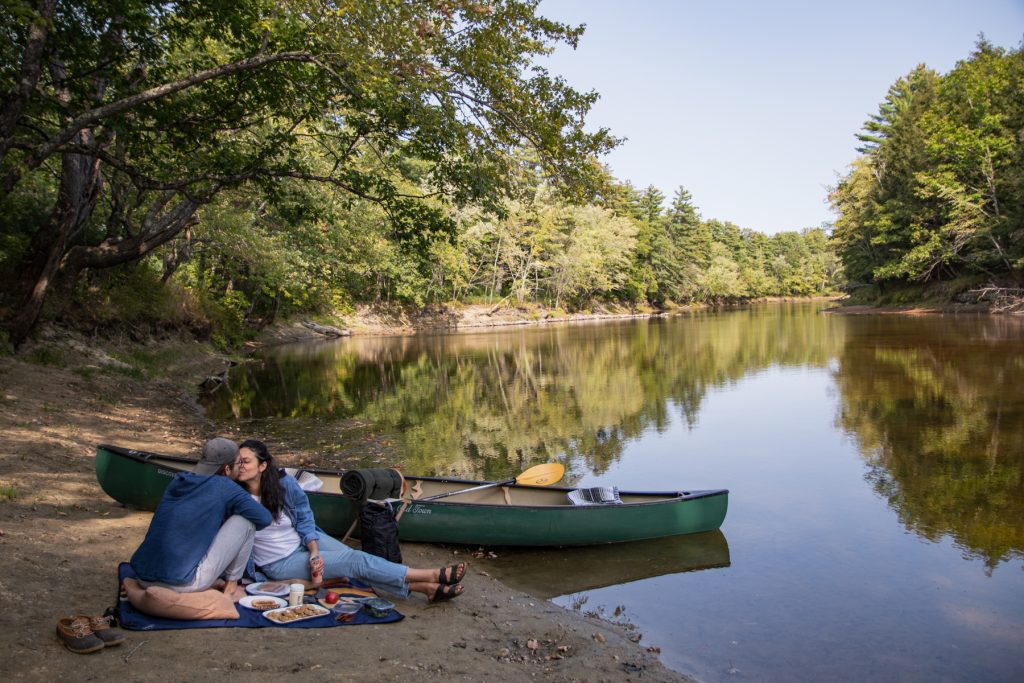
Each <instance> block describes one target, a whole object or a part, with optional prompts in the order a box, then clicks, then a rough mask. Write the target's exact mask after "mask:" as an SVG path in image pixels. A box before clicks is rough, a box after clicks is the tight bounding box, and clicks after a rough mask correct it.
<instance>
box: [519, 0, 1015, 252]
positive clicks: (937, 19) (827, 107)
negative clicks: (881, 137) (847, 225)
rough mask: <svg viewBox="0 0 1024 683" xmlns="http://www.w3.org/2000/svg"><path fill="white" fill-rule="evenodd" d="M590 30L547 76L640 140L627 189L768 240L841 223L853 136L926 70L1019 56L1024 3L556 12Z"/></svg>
mask: <svg viewBox="0 0 1024 683" xmlns="http://www.w3.org/2000/svg"><path fill="white" fill-rule="evenodd" d="M539 12H540V14H541V15H543V16H546V17H549V18H551V19H557V20H559V21H564V22H568V23H572V24H578V23H584V24H586V25H587V31H586V33H585V34H584V36H583V38H582V40H581V41H580V45H579V48H578V49H577V50H576V51H575V52H574V51H572V50H571V49H569V48H564V47H563V48H560V49H559V50H558V52H557V53H556V54H555V55H554V56H552V57H551V58H550V59H548V60H545V61H544V62H543V63H544V64H545V65H546V66H547V67H548V68H549V69H551V70H552V71H553V72H555V73H558V74H561V75H562V76H564V77H565V78H566V79H567V80H568V81H569V83H571V84H572V85H573V86H574V87H575V88H577V89H578V90H591V89H593V90H597V91H598V92H599V93H601V100H600V101H599V102H598V103H597V104H596V105H595V107H594V109H593V111H592V113H591V116H590V119H589V120H590V122H591V124H592V127H600V126H603V127H608V128H610V129H611V130H612V132H613V133H614V134H616V135H617V136H619V137H626V138H628V140H627V141H626V142H625V143H623V145H622V146H621V147H620V148H619V149H617V150H615V151H614V152H612V153H611V154H610V155H609V156H608V157H607V158H606V159H605V161H606V162H607V163H608V164H609V165H610V166H611V168H612V172H613V173H614V174H615V176H616V177H617V178H618V179H619V180H623V181H625V180H629V181H631V182H632V183H633V184H634V185H635V186H637V187H639V188H644V187H647V186H648V185H654V186H655V187H657V188H658V189H660V190H661V191H662V192H664V193H665V195H666V197H667V198H668V200H669V201H670V200H671V197H672V196H673V195H674V194H675V190H676V188H677V187H679V186H680V185H683V186H685V187H686V188H687V189H688V190H689V191H690V193H691V194H692V195H693V199H694V203H695V204H696V206H697V207H698V209H699V210H700V212H701V215H703V216H704V218H718V219H720V220H728V221H732V222H733V223H736V224H737V225H739V226H740V227H744V228H752V229H755V230H760V231H762V232H766V233H775V232H777V231H779V230H794V229H800V228H804V227H812V226H818V225H820V224H822V223H824V222H830V221H832V220H833V215H832V213H831V211H830V210H829V208H828V204H827V203H826V201H825V197H826V194H827V189H826V188H827V187H828V186H829V185H833V184H834V183H835V182H836V179H837V177H838V174H841V173H844V172H845V169H846V167H847V165H848V164H849V163H850V162H851V161H852V160H853V158H854V157H855V156H856V151H855V147H856V145H857V141H856V139H855V138H854V134H855V133H856V132H857V131H859V130H860V128H861V124H863V122H864V121H865V120H866V119H867V118H868V116H869V115H870V114H872V113H875V112H877V111H878V105H879V103H880V102H881V101H882V99H883V98H884V97H885V94H886V91H887V90H888V88H889V86H890V85H891V84H892V83H893V82H894V81H895V80H896V79H897V78H899V77H900V76H902V75H905V74H906V73H908V72H909V71H910V70H911V69H913V68H914V66H916V65H917V64H919V63H924V64H927V65H928V66H929V67H931V68H933V69H935V70H937V71H939V72H942V73H945V72H947V71H949V70H950V69H951V68H952V67H953V66H954V65H955V64H956V62H957V61H958V60H960V59H964V58H966V57H967V56H968V55H969V54H970V52H971V51H972V50H973V48H974V44H975V42H976V40H977V36H978V34H979V33H982V32H984V34H985V37H986V38H987V39H988V40H989V41H990V42H992V43H994V44H995V45H998V46H1001V47H1005V48H1017V47H1019V46H1020V44H1021V40H1022V39H1024V0H860V1H859V2H843V3H839V2H829V1H828V0H818V1H817V2H814V1H788V0H781V1H779V2H765V1H763V0H761V1H756V0H719V1H717V2H716V1H715V0H677V1H675V2H673V1H671V0H632V1H631V2H626V1H624V0H542V1H541V4H540V10H539Z"/></svg>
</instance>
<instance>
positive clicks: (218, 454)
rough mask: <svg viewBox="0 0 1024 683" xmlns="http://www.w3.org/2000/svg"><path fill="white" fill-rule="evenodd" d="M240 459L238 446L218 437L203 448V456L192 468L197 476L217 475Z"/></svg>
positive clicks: (229, 440)
mask: <svg viewBox="0 0 1024 683" xmlns="http://www.w3.org/2000/svg"><path fill="white" fill-rule="evenodd" d="M237 458H238V444H236V443H235V442H234V441H232V440H231V439H225V438H223V437H220V436H218V437H217V438H216V439H210V440H209V441H207V442H206V445H204V446H203V455H202V457H201V458H199V462H198V463H196V466H195V467H193V468H192V472H194V473H195V474H205V475H211V474H217V473H218V472H220V471H221V470H222V469H223V468H224V466H225V465H231V464H233V463H234V462H235V460H236V459H237Z"/></svg>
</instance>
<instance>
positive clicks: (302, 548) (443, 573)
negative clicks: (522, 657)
mask: <svg viewBox="0 0 1024 683" xmlns="http://www.w3.org/2000/svg"><path fill="white" fill-rule="evenodd" d="M233 478H234V480H235V481H237V482H238V483H239V484H240V485H241V486H242V487H243V488H245V489H246V490H247V491H248V492H249V494H250V495H251V496H252V497H253V498H255V499H256V500H257V501H259V502H260V503H261V504H262V505H263V507H265V508H266V509H267V510H268V511H269V512H270V515H271V517H273V518H274V521H273V523H272V524H271V525H270V526H268V527H266V528H265V529H262V530H260V531H257V532H256V539H255V541H254V542H253V551H252V557H253V565H255V567H256V568H258V569H259V570H260V571H262V572H263V573H264V574H265V575H266V576H268V577H269V578H271V579H275V580H282V579H293V578H302V579H306V580H309V581H312V582H313V585H318V584H319V583H320V581H321V580H322V579H323V578H327V579H336V578H341V577H350V578H354V579H361V580H364V581H367V582H369V584H370V585H371V586H373V587H374V588H375V589H380V590H383V591H387V592H388V593H392V594H395V595H398V596H401V597H403V598H404V597H408V596H409V592H410V591H415V592H417V593H423V594H424V595H426V596H427V599H428V600H429V601H430V602H439V601H444V600H451V599H452V598H455V597H458V596H459V595H461V594H462V590H463V586H462V584H461V583H460V582H461V581H462V579H463V577H465V575H466V564H465V563H464V562H460V563H459V564H456V565H449V566H447V567H442V568H441V569H413V568H411V567H406V566H405V565H402V564H396V563H394V562H389V561H388V560H385V559H383V558H381V557H377V556H376V555H370V554H368V553H364V552H362V551H359V550H354V549H353V548H349V547H348V546H347V545H345V544H344V543H342V542H340V541H338V540H337V539H334V538H332V537H330V536H328V535H326V534H321V533H320V532H319V530H318V529H317V528H316V523H315V522H314V520H313V511H312V510H311V509H310V507H309V499H307V498H306V492H305V491H303V490H302V488H300V487H299V484H298V482H297V481H295V478H294V477H292V476H290V475H287V474H285V472H284V471H283V470H280V469H278V468H277V467H275V466H274V458H273V457H272V456H271V455H270V451H269V450H267V446H266V445H265V444H264V443H263V442H262V441H256V440H255V439H250V440H248V441H245V442H243V443H242V444H241V446H240V447H239V455H238V460H237V461H236V463H235V470H234V476H233ZM251 569H252V567H250V571H251ZM315 575H316V576H317V578H316V579H313V576H315Z"/></svg>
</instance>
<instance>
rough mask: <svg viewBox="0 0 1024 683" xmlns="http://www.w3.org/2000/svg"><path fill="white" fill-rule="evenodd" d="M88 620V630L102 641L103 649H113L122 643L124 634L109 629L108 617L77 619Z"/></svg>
mask: <svg viewBox="0 0 1024 683" xmlns="http://www.w3.org/2000/svg"><path fill="white" fill-rule="evenodd" d="M78 618H79V619H83V618H84V619H88V620H89V628H91V629H92V632H93V633H94V634H96V637H97V638H99V639H100V640H102V641H103V645H104V647H115V646H117V645H120V644H121V643H123V642H124V634H123V633H121V632H120V631H115V630H114V629H112V628H110V617H78Z"/></svg>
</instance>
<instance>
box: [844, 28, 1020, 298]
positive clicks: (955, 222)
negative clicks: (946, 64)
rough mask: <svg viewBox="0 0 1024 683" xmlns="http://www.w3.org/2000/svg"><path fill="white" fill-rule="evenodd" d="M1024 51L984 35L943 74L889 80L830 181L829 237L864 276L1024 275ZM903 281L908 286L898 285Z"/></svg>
mask: <svg viewBox="0 0 1024 683" xmlns="http://www.w3.org/2000/svg"><path fill="white" fill-rule="evenodd" d="M1022 126H1024V52H1022V50H1021V49H1017V50H1010V51H1007V50H1003V49H1002V48H996V47H994V46H992V45H991V44H989V43H988V42H986V41H985V40H984V39H981V40H980V41H979V42H978V45H977V46H976V48H975V51H974V52H973V53H972V54H971V55H970V57H969V58H968V59H966V60H963V61H961V62H959V63H957V65H956V67H955V68H954V69H953V70H952V71H950V72H949V73H948V74H945V75H941V76H940V75H937V74H935V73H934V72H932V71H930V70H928V69H926V68H925V67H923V66H919V67H918V68H916V69H915V70H914V71H912V72H911V73H910V74H908V75H907V76H906V77H905V78H901V79H899V80H898V81H897V82H896V83H895V84H894V85H893V86H892V88H890V90H889V93H888V95H887V97H886V99H885V101H884V102H883V103H882V105H881V106H880V108H879V113H878V114H876V115H874V116H872V117H871V118H870V119H869V121H868V122H867V123H865V125H864V131H863V132H862V133H861V134H860V135H858V138H859V139H860V140H861V141H862V142H864V143H865V144H864V145H863V146H862V147H861V148H859V151H861V152H862V156H861V157H860V158H859V159H858V160H857V161H856V162H855V163H854V164H853V165H852V167H851V169H850V172H849V173H848V174H847V175H846V176H845V177H844V178H843V179H842V180H841V181H840V182H839V184H838V185H837V186H836V187H835V188H834V189H833V190H832V192H831V195H830V199H831V201H832V204H833V207H834V208H835V209H836V211H837V212H838V213H839V218H838V220H837V221H836V227H835V232H834V239H835V240H836V246H837V250H838V252H839V254H840V256H841V258H842V260H843V264H844V266H845V269H846V272H847V274H848V276H849V277H850V278H851V279H852V280H854V281H856V282H861V283H870V282H879V283H885V282H890V283H907V282H926V281H940V280H941V281H944V280H950V279H955V278H958V277H962V276H965V275H971V274H981V275H985V276H987V277H989V278H992V279H999V278H1005V277H1009V278H1013V279H1018V280H1019V279H1020V278H1021V277H1022V275H1024V231H1021V229H1020V226H1021V225H1022V221H1024V140H1022V138H1021V137H1020V135H1019V132H1020V130H1021V129H1022ZM903 291H907V290H903Z"/></svg>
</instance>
